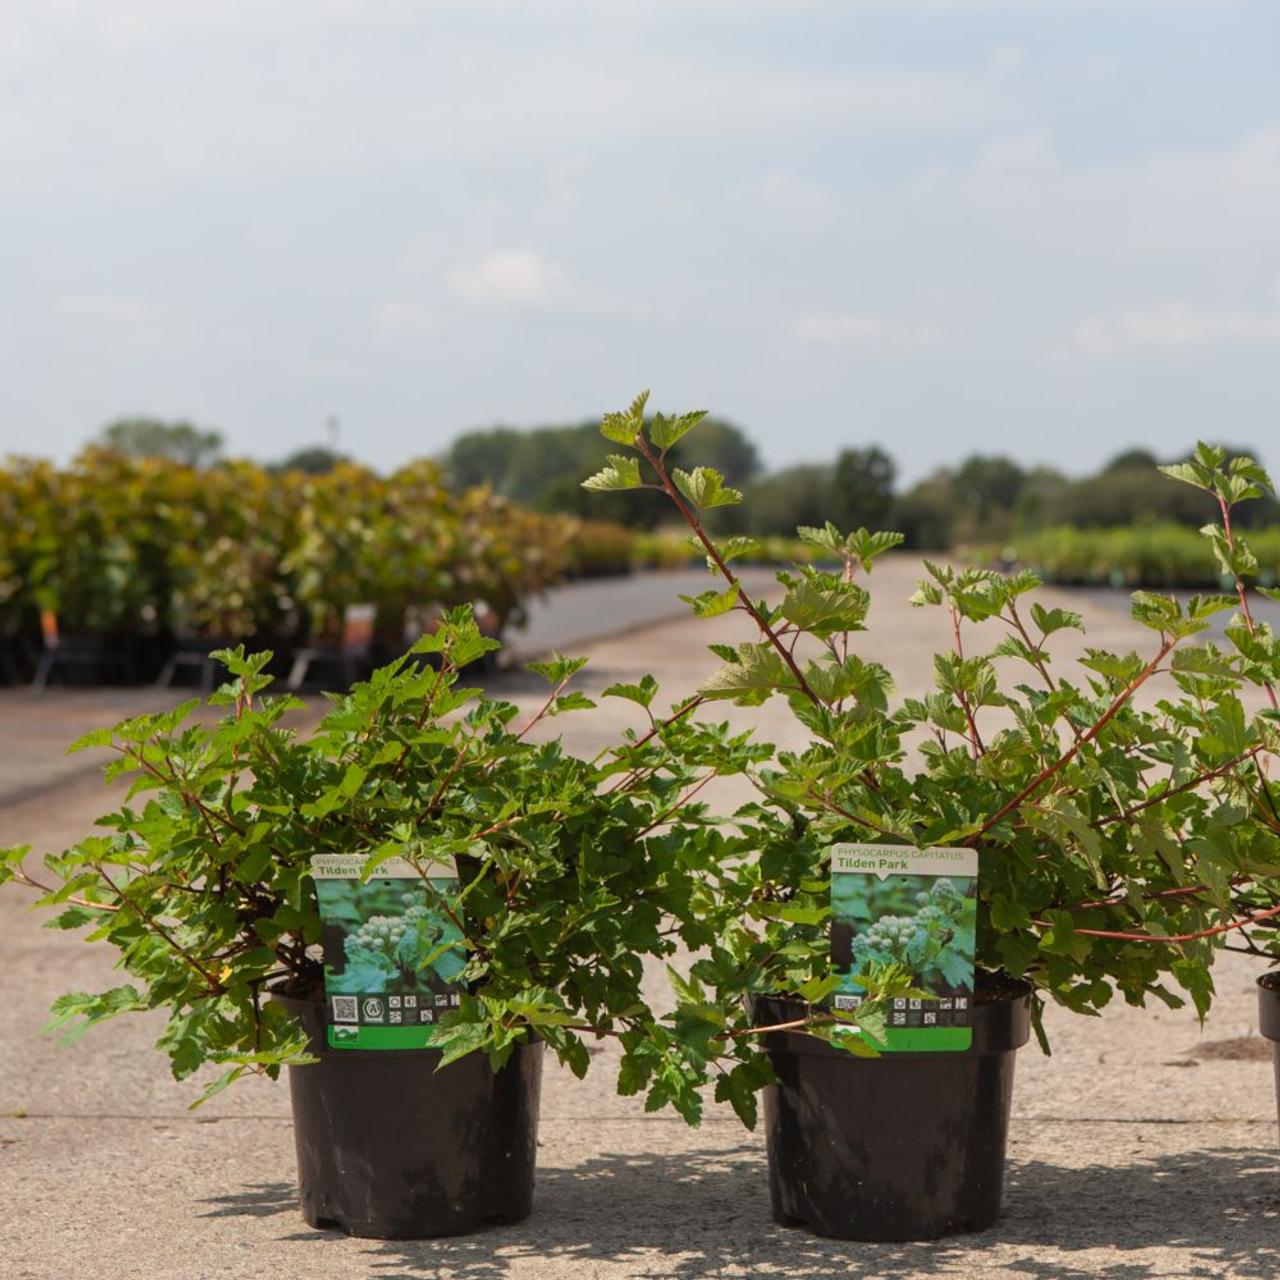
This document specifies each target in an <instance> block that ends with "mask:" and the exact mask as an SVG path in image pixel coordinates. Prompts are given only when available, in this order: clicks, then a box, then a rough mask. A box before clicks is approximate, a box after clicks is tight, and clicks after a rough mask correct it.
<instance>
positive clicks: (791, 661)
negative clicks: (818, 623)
mask: <svg viewBox="0 0 1280 1280" xmlns="http://www.w3.org/2000/svg"><path fill="white" fill-rule="evenodd" d="M636 448H637V449H638V450H639V451H640V452H641V454H643V456H644V457H645V459H646V460H647V461H648V463H649V465H650V466H651V467H652V468H653V469H654V471H656V472H657V473H658V479H659V480H660V481H661V482H662V487H663V490H664V491H665V492H666V494H667V496H668V497H669V498H670V499H671V501H672V502H674V503H675V505H676V509H677V510H678V511H679V512H680V514H681V516H683V517H684V521H685V523H686V524H687V525H688V526H689V528H690V529H692V530H693V532H694V533H695V534H696V535H697V537H698V541H699V542H701V543H702V545H703V547H704V548H705V549H706V552H707V555H709V556H710V557H711V559H712V561H713V562H714V563H715V566H716V568H717V569H719V570H720V573H721V575H722V576H723V577H724V579H725V581H726V582H728V583H729V585H730V586H736V587H737V588H738V599H739V600H741V602H742V606H743V608H744V609H746V611H747V612H748V613H749V614H750V615H751V617H752V619H753V621H754V622H755V624H756V626H757V627H759V628H760V630H761V632H763V634H764V635H765V636H766V637H767V638H768V641H769V643H770V644H771V645H772V646H773V647H774V649H775V650H777V652H778V654H779V656H780V657H781V658H782V660H783V662H785V663H786V664H787V666H788V667H789V668H790V669H791V674H792V675H793V676H795V678H796V683H797V685H799V687H800V692H801V693H803V694H804V695H805V697H806V698H808V699H809V701H810V702H812V703H813V704H814V706H816V707H825V705H826V704H825V703H824V702H823V701H822V699H821V698H819V697H818V695H817V694H816V693H814V691H813V689H812V688H811V687H810V685H809V682H808V681H807V680H806V679H805V678H804V673H803V672H802V671H801V670H800V668H799V666H798V665H797V663H796V660H795V658H794V657H793V656H792V654H791V651H790V650H789V649H788V648H787V646H786V645H784V644H783V643H782V640H781V639H780V638H779V636H778V634H777V632H776V631H774V629H773V628H772V627H771V626H770V625H769V624H768V623H767V622H766V621H765V620H764V615H763V614H762V613H761V612H760V610H759V609H758V608H757V606H756V605H755V604H754V603H753V602H752V600H751V597H750V596H748V595H747V593H746V592H745V591H743V590H742V585H741V583H739V582H738V579H737V578H735V577H734V576H733V573H732V571H731V570H730V568H729V566H728V565H727V564H726V563H725V560H724V557H723V556H722V555H721V554H720V552H719V550H717V548H716V544H715V543H714V542H713V541H712V540H711V539H710V538H709V537H707V534H706V531H705V530H704V529H703V527H702V521H701V520H699V519H698V517H697V516H695V515H694V514H693V512H692V511H690V510H689V507H688V506H687V505H686V503H685V500H684V498H683V497H681V495H680V491H679V490H678V489H677V488H676V487H675V485H674V484H672V483H671V479H670V477H669V476H668V475H667V470H666V467H665V466H663V464H662V461H661V460H660V459H659V458H656V457H655V456H654V454H653V450H652V449H650V448H649V445H648V442H647V441H646V440H645V438H644V436H643V435H639V434H637V436H636Z"/></svg>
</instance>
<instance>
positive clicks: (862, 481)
mask: <svg viewBox="0 0 1280 1280" xmlns="http://www.w3.org/2000/svg"><path fill="white" fill-rule="evenodd" d="M699 434H700V439H699V453H698V459H699V461H701V462H703V463H705V464H706V465H709V466H712V467H714V468H715V469H716V470H718V471H720V472H722V473H723V474H724V476H725V477H726V479H727V480H728V482H729V483H730V484H732V485H734V486H735V487H737V488H740V489H743V490H744V491H745V492H746V494H747V497H748V501H747V502H746V503H745V504H744V505H743V506H742V507H733V508H725V509H722V510H719V511H717V512H715V513H714V516H715V518H716V524H717V529H718V531H720V532H723V533H750V534H756V535H760V536H772V535H787V534H791V533H794V531H795V529H796V527H797V526H798V525H817V524H822V523H823V521H825V520H833V521H834V522H835V523H836V524H837V525H839V526H841V527H843V528H854V527H857V526H859V525H865V526H867V527H868V528H892V529H895V530H897V531H898V532H900V533H902V534H904V535H905V537H906V540H907V542H906V545H907V546H908V547H912V548H915V549H919V550H931V549H942V548H947V547H951V546H955V545H958V544H965V543H973V542H993V541H999V540H1001V539H1005V538H1011V537H1014V536H1017V535H1019V534H1023V533H1027V532H1030V531H1033V530H1036V529H1041V528H1046V527H1050V526H1056V525H1074V526H1076V527H1077V528H1108V527H1117V526H1123V525H1130V524H1142V523H1146V522H1149V521H1155V520H1168V521H1174V522H1176V523H1178V524H1183V525H1187V526H1192V527H1197V528H1198V527H1199V526H1201V525H1203V524H1204V523H1205V522H1206V521H1208V520H1210V519H1212V518H1213V516H1214V514H1215V513H1214V511H1213V510H1212V509H1211V506H1212V504H1211V503H1208V501H1207V499H1205V496H1204V495H1203V494H1202V493H1199V492H1198V491H1196V490H1194V489H1187V488H1184V487H1182V486H1177V485H1170V484H1168V483H1167V482H1165V481H1164V479H1163V478H1162V477H1161V476H1160V474H1159V473H1158V472H1157V471H1156V466H1157V464H1159V463H1161V462H1173V461H1178V460H1180V458H1181V457H1182V456H1183V455H1173V456H1168V457H1158V456H1157V455H1156V454H1155V453H1153V452H1151V451H1150V450H1147V449H1126V450H1124V451H1123V452H1121V453H1118V454H1117V455H1116V456H1115V457H1113V458H1112V459H1111V460H1110V461H1109V462H1107V463H1106V464H1105V465H1104V466H1103V467H1102V468H1101V469H1100V470H1099V471H1097V472H1096V473H1094V474H1092V475H1088V476H1085V477H1071V476H1067V475H1064V474H1063V473H1062V472H1060V471H1058V470H1056V469H1054V468H1052V467H1047V466H1038V465H1032V466H1024V465H1023V464H1021V463H1019V462H1018V461H1016V460H1015V459H1013V458H1010V457H1008V456H1006V455H1003V454H981V453H974V454H970V455H969V456H967V457H965V458H963V459H962V460H961V461H960V462H958V463H956V464H955V465H952V466H946V467H940V468H938V469H937V470H935V471H933V472H932V473H930V474H929V475H927V476H925V477H924V478H923V479H921V480H918V481H916V482H915V483H914V484H912V485H910V486H905V487H904V486H901V485H900V484H899V471H898V466H897V463H896V461H895V460H894V458H893V457H892V455H891V454H890V453H889V452H888V451H887V450H885V449H884V448H883V447H881V446H880V445H878V444H872V443H868V444H860V445H856V446H850V447H846V448H843V449H840V450H838V451H837V452H836V454H835V455H834V456H833V457H832V458H830V459H829V460H827V461H825V462H812V463H798V464H794V465H791V466H787V467H783V468H781V469H778V470H775V471H766V470H765V468H764V466H763V463H762V460H761V458H760V455H759V452H758V451H757V449H756V447H755V445H754V444H753V443H752V442H751V440H750V438H749V437H748V436H747V435H746V433H745V432H744V431H743V430H742V429H741V428H740V427H738V426H736V425H734V424H733V423H731V422H726V421H724V420H723V419H708V420H707V421H706V422H705V423H704V425H703V426H702V427H701V428H700V432H699ZM99 441H100V443H103V444H107V445H109V446H110V447H111V448H113V449H116V450H117V451H119V452H121V453H124V454H126V455H130V456H165V457H169V458H172V459H174V460H175V461H180V462H184V463H186V464H187V465H194V466H199V465H202V464H204V463H206V462H208V461H211V460H213V459H214V458H216V457H217V456H218V455H219V454H220V453H221V451H222V447H223V441H222V437H221V436H220V434H219V433H218V432H216V431H211V430H209V429H207V428H200V427H196V426H194V425H193V424H191V423H186V422H163V421H158V420H155V419H148V418H132V419H122V420H121V421H118V422H116V423H112V424H111V425H109V426H108V427H106V428H104V430H103V432H102V433H101V434H100V436H99ZM682 444H683V442H681V443H680V444H677V445H676V446H675V448H674V449H673V450H672V463H673V465H674V466H691V465H693V463H692V461H691V460H690V459H686V458H685V457H684V456H683V452H682ZM610 448H611V446H610V445H609V443H608V441H606V440H603V439H602V438H601V436H600V432H599V427H598V424H597V422H596V421H595V420H594V419H593V420H591V421H585V422H580V423H571V424H566V425H552V426H544V427H535V428H530V429H524V428H517V427H510V426H495V427H486V428H479V429H475V430H469V431H465V432H463V433H462V434H460V435H458V436H457V437H456V438H455V439H454V440H453V442H452V443H451V444H450V445H449V447H448V448H447V449H446V450H445V452H444V454H443V455H442V457H441V459H440V461H441V462H442V464H443V466H444V470H445V474H446V476H447V477H448V479H449V482H450V483H451V484H452V485H453V486H454V487H455V488H457V489H460V490H461V489H466V488H469V487H472V486H474V485H481V484H487V485H489V486H490V487H491V488H492V489H493V490H494V492H495V493H497V494H499V495H501V496H502V497H505V498H510V499H511V500H513V501H515V502H518V503H520V504H522V505H524V506H527V507H529V508H531V509H533V510H535V511H541V512H546V513H562V514H568V515H576V516H581V517H583V518H586V519H592V520H611V521H621V522H622V523H625V524H628V525H630V526H632V527H635V528H651V527H653V524H654V522H655V520H657V519H658V518H659V513H660V512H661V507H660V505H659V504H655V503H652V502H647V501H645V498H646V495H645V494H644V493H642V492H640V493H637V492H631V493H620V494H598V493H591V492H589V491H587V490H584V489H583V488H582V487H581V482H582V481H583V480H584V479H586V478H587V477H588V476H590V475H593V474H594V473H595V472H596V471H598V470H599V469H600V468H601V466H602V465H603V464H604V460H605V458H606V456H607V454H608V453H609V450H610ZM1237 453H1249V454H1252V455H1253V456H1257V454H1256V452H1255V451H1254V450H1251V449H1247V448H1239V449H1236V448H1230V447H1229V448H1228V455H1229V456H1234V455H1235V454H1237ZM341 460H342V455H340V454H338V453H336V452H335V451H333V450H331V449H329V448H327V447H326V446H323V445H316V446H312V447H309V448H306V449H302V450H299V451H297V452H296V453H294V454H292V455H291V456H290V457H288V458H285V459H283V460H281V461H280V462H277V463H274V464H271V467H272V469H274V470H279V471H291V470H297V471H306V472H309V473H312V474H316V473H323V472H325V471H327V470H329V469H331V468H332V467H333V466H334V465H335V464H336V463H337V462H338V461H341ZM1238 518H1239V520H1240V521H1241V522H1242V523H1243V524H1245V525H1247V526H1253V527H1259V526H1265V525H1274V524H1280V504H1277V503H1276V501H1275V500H1274V499H1270V498H1268V499H1266V500H1264V501H1260V502H1255V503H1250V504H1249V505H1248V506H1247V507H1244V508H1242V509H1241V511H1240V513H1239V517H1238Z"/></svg>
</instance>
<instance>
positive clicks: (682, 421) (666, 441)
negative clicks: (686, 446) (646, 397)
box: [649, 409, 707, 449]
mask: <svg viewBox="0 0 1280 1280" xmlns="http://www.w3.org/2000/svg"><path fill="white" fill-rule="evenodd" d="M706 416H707V411H706V410H705V409H696V410H694V411H693V412H692V413H682V414H680V415H679V416H678V417H674V418H669V417H667V415H666V414H663V413H655V414H654V415H653V421H652V422H650V423H649V439H650V440H651V441H652V442H653V443H654V445H656V446H657V447H658V448H659V449H669V448H671V446H672V445H673V444H675V443H676V441H677V440H682V439H683V438H684V437H685V436H686V435H688V434H689V432H690V431H692V430H693V429H694V427H696V426H697V425H698V423H700V422H701V421H702V420H703V419H704V418H705V417H706Z"/></svg>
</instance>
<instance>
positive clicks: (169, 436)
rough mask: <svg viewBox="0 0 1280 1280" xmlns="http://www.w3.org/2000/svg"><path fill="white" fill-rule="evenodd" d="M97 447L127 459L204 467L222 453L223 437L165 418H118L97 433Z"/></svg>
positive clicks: (219, 433)
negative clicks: (147, 459) (162, 459)
mask: <svg viewBox="0 0 1280 1280" xmlns="http://www.w3.org/2000/svg"><path fill="white" fill-rule="evenodd" d="M98 443H99V444H101V445H104V446H105V447H106V448H108V449H110V450H112V451H113V452H114V453H119V454H122V455H123V456H124V457H126V458H167V459H169V460H170V461H171V462H179V463H181V464H182V465H183V466H186V467H201V466H204V465H205V464H207V463H210V462H212V461H214V459H215V458H217V456H218V455H219V454H220V453H221V452H222V445H223V439H222V433H221V432H220V431H214V430H211V429H208V428H204V427H197V426H196V425H195V424H194V423H191V422H183V421H174V422H166V421H165V420H164V419H162V418H146V417H137V418H117V419H116V420H115V421H114V422H110V423H108V424H107V425H106V426H105V427H103V428H102V430H101V431H100V432H99V433H98Z"/></svg>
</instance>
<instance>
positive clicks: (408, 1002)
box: [311, 853, 467, 1049]
mask: <svg viewBox="0 0 1280 1280" xmlns="http://www.w3.org/2000/svg"><path fill="white" fill-rule="evenodd" d="M365 860H366V855H364V854H350V855H348V854H342V853H321V854H316V855H315V857H313V858H312V859H311V877H312V879H313V880H314V881H315V885H316V898H317V901H318V902H319V906H320V921H321V924H322V926H323V935H322V942H323V948H324V994H325V1001H326V1003H327V1005H328V1014H329V1017H328V1023H329V1035H328V1039H329V1044H330V1046H331V1047H333V1048H335V1049H423V1048H425V1047H426V1046H427V1041H428V1039H429V1038H430V1036H431V1029H432V1027H433V1026H434V1025H435V1022H436V1019H437V1018H438V1017H439V1016H440V1015H441V1014H442V1013H445V1012H447V1011H448V1010H449V1009H451V1008H454V1007H456V1006H457V1004H458V998H459V993H460V992H461V991H462V989H463V988H462V987H461V986H460V985H459V984H458V982H457V978H458V975H459V974H460V973H461V972H462V970H463V968H464V967H465V966H466V963H467V952H466V949H465V947H464V946H463V944H462V934H461V933H460V932H459V930H458V928H457V926H456V925H455V924H454V923H453V921H452V919H451V918H450V914H449V903H450V899H451V897H452V896H453V895H456V893H457V891H458V881H457V877H456V875H455V874H454V870H453V868H452V867H450V866H448V865H446V864H443V863H428V864H423V865H422V866H421V868H419V867H417V866H415V865H414V864H413V863H411V862H409V861H408V860H407V859H405V858H392V859H391V860H390V861H388V862H384V863H382V864H381V865H379V866H378V867H377V868H376V870H375V871H374V873H373V875H372V876H370V877H369V879H368V880H366V879H365V878H364V876H363V874H362V872H363V869H364V864H365Z"/></svg>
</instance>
